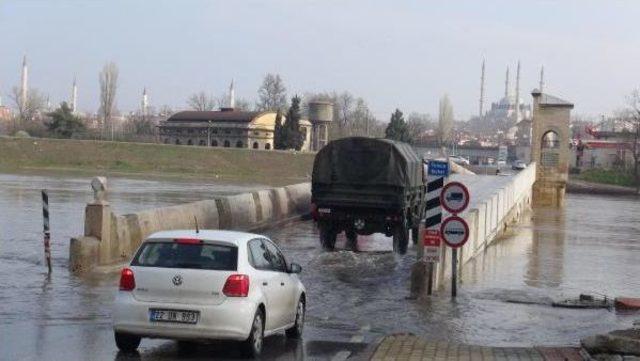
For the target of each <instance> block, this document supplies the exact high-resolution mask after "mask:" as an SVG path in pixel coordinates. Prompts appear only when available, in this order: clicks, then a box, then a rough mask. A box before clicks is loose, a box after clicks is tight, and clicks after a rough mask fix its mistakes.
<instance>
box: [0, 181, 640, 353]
mask: <svg viewBox="0 0 640 361" xmlns="http://www.w3.org/2000/svg"><path fill="white" fill-rule="evenodd" d="M89 182H90V179H89V178H86V177H75V176H66V175H60V174H48V175H44V174H43V175H14V174H0V345H2V347H0V359H2V360H14V359H25V360H31V359H52V360H57V359H69V360H75V359H86V358H91V359H101V360H103V359H122V355H121V354H118V352H117V350H116V348H115V345H114V343H113V339H112V337H113V336H112V333H111V326H110V322H111V321H110V314H111V303H112V300H113V295H114V292H115V290H116V285H117V276H115V275H108V276H102V277H91V278H86V277H85V278H79V277H76V276H74V275H71V274H70V273H69V272H68V271H67V268H66V267H67V259H68V242H69V238H70V237H72V236H76V235H79V234H80V233H81V232H82V224H83V209H84V205H85V204H86V202H87V201H89V200H90V199H91V190H90V186H89ZM109 187H110V191H109V195H108V199H109V201H110V202H111V204H112V206H113V207H114V208H115V210H116V211H117V212H118V213H126V212H131V211H136V210H140V209H145V208H150V207H157V206H163V205H170V204H179V203H183V202H188V201H194V200H201V199H207V198H211V197H212V196H214V195H216V194H230V193H237V192H242V191H247V190H252V189H256V188H261V186H260V185H228V184H216V183H202V182H195V181H194V182H176V181H167V180H158V181H156V180H145V179H126V178H113V179H109ZM43 188H46V189H48V190H49V193H50V196H49V197H50V202H51V206H50V208H51V217H52V218H51V231H52V240H53V241H52V250H53V267H54V268H53V274H52V276H51V277H47V274H46V269H45V266H44V263H43V250H42V210H41V200H40V189H43ZM639 214H640V201H639V200H638V199H628V198H616V197H603V196H589V195H568V197H567V204H566V207H565V208H564V209H561V210H554V209H537V210H535V211H534V212H533V213H532V214H531V215H530V216H528V217H526V219H525V220H524V221H523V222H522V223H521V224H519V225H517V226H516V227H515V228H513V229H512V230H511V232H510V233H509V234H507V235H506V236H505V237H504V238H503V239H501V240H500V241H499V242H496V243H495V244H494V245H492V246H491V247H490V248H489V249H488V250H487V251H486V252H485V254H484V256H482V257H480V258H478V259H476V260H474V261H472V262H471V263H468V264H466V265H465V266H464V270H463V272H462V283H461V285H460V289H459V297H458V298H457V300H455V301H452V300H451V299H450V297H449V296H448V292H447V290H446V289H445V290H441V291H439V292H438V293H437V295H435V296H434V297H432V298H430V299H429V300H427V301H412V300H407V299H406V296H407V295H408V287H409V285H408V282H409V277H408V273H409V270H410V268H411V265H412V263H413V261H414V259H415V251H414V249H413V248H410V251H409V253H408V254H407V255H405V256H402V257H400V256H397V255H394V254H392V253H390V252H389V250H390V248H391V247H390V241H389V239H388V238H386V237H382V236H372V237H361V238H360V239H359V244H358V246H359V249H360V251H361V252H358V253H353V252H348V251H340V250H338V251H336V252H331V253H326V252H323V251H322V250H321V249H320V247H319V244H318V235H317V230H316V228H315V226H314V224H313V223H312V222H295V223H292V224H289V225H286V226H284V227H279V228H277V229H272V230H269V231H266V232H265V233H266V234H267V235H269V236H271V237H272V238H273V239H274V240H276V242H278V243H279V245H280V246H281V248H282V249H283V250H284V252H285V254H286V255H287V257H288V258H289V259H291V260H293V261H296V262H298V263H300V264H302V265H303V273H302V274H301V278H302V280H303V282H304V283H305V285H306V287H307V290H308V299H309V309H308V316H307V317H308V318H307V326H308V327H307V329H306V330H305V335H304V341H303V342H300V343H287V342H285V340H284V338H283V337H276V338H272V340H268V342H267V343H266V344H265V346H267V350H266V353H267V355H266V356H265V358H266V359H283V360H284V359H304V358H307V359H329V358H330V356H331V355H332V353H333V352H334V351H335V350H339V349H340V348H346V349H350V350H351V351H353V352H357V351H358V350H360V349H362V347H361V346H359V345H365V344H366V343H367V342H371V341H374V340H375V339H377V338H378V337H380V336H382V335H385V334H389V333H394V332H412V333H415V334H419V335H424V336H426V337H428V338H430V339H436V340H447V341H457V342H465V343H471V344H480V345H495V346H500V345H512V346H516V345H517V346H526V345H574V344H576V343H577V342H578V341H579V339H580V337H582V336H585V335H590V334H593V333H596V332H602V331H607V330H611V329H616V328H622V327H626V326H629V325H631V323H632V322H633V321H634V320H636V319H638V318H640V314H629V313H618V312H615V311H613V310H606V309H601V310H572V309H559V308H553V307H551V306H550V302H551V300H558V299H562V298H565V297H574V296H577V295H578V294H580V293H582V292H597V293H599V294H606V295H608V296H622V295H626V296H640V279H638V277H636V276H635V274H637V273H638V270H639V269H640V266H639V264H638V260H640V216H638V215H639ZM343 246H344V239H343V238H342V237H341V238H340V239H339V242H338V248H340V247H343ZM327 345H332V346H327ZM226 349H227V348H226V347H222V349H219V348H218V349H216V348H214V349H213V350H212V349H208V348H206V347H204V348H201V349H199V351H198V352H199V353H198V352H197V353H196V356H195V357H198V356H202V357H203V358H204V357H205V355H209V353H211V352H221V353H222V354H225V352H227V351H226ZM177 352H178V351H177V350H176V347H174V343H172V342H169V341H162V340H151V341H149V340H145V341H143V343H142V346H141V353H140V355H139V358H141V359H145V360H155V359H172V358H181V355H180V354H178V353H177ZM87 355H91V357H87ZM225 355H226V354H225ZM227 356H229V357H230V358H235V357H234V354H233V352H231V354H229V355H227ZM193 358H194V356H193V355H191V356H189V359H193Z"/></svg>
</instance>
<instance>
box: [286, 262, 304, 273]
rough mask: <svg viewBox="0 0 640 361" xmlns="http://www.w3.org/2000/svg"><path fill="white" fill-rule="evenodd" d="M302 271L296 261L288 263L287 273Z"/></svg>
mask: <svg viewBox="0 0 640 361" xmlns="http://www.w3.org/2000/svg"><path fill="white" fill-rule="evenodd" d="M300 272H302V267H301V266H300V265H299V264H297V263H290V264H289V273H300Z"/></svg>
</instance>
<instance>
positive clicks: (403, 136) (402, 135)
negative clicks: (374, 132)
mask: <svg viewBox="0 0 640 361" xmlns="http://www.w3.org/2000/svg"><path fill="white" fill-rule="evenodd" d="M384 135H385V138H387V139H392V140H397V141H400V142H407V143H408V142H410V141H411V137H410V136H409V128H408V127H407V123H406V122H405V121H404V117H403V115H402V112H401V111H400V109H396V111H395V112H393V114H391V120H390V121H389V125H387V129H385V131H384Z"/></svg>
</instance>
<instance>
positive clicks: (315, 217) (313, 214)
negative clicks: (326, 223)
mask: <svg viewBox="0 0 640 361" xmlns="http://www.w3.org/2000/svg"><path fill="white" fill-rule="evenodd" d="M311 219H313V220H314V221H317V220H318V206H316V204H315V203H311Z"/></svg>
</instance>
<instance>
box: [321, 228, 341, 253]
mask: <svg viewBox="0 0 640 361" xmlns="http://www.w3.org/2000/svg"><path fill="white" fill-rule="evenodd" d="M336 237H337V234H336V232H334V231H333V229H331V228H330V227H329V226H326V225H323V226H321V227H320V243H321V244H322V248H324V249H325V250H326V251H333V250H334V249H335V248H336Z"/></svg>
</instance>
